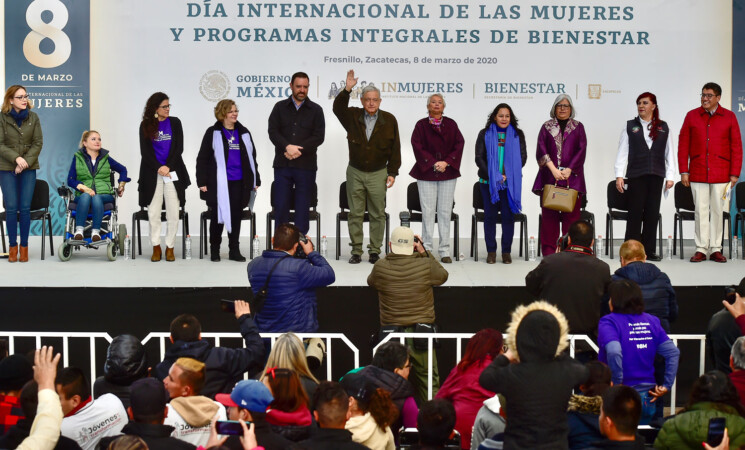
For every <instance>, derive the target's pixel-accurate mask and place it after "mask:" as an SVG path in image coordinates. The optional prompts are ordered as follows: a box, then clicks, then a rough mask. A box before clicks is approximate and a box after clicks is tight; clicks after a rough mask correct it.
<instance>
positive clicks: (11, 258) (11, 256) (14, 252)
mask: <svg viewBox="0 0 745 450" xmlns="http://www.w3.org/2000/svg"><path fill="white" fill-rule="evenodd" d="M9 250H10V251H9V252H8V262H18V246H17V245H14V246H13V247H10V249H9Z"/></svg>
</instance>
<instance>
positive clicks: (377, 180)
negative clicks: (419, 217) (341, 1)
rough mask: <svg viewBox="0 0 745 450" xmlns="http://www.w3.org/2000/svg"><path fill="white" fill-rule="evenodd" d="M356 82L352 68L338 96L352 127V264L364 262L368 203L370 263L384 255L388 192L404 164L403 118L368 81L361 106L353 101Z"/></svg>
mask: <svg viewBox="0 0 745 450" xmlns="http://www.w3.org/2000/svg"><path fill="white" fill-rule="evenodd" d="M355 85H357V78H355V77H354V70H350V71H349V72H347V80H346V86H345V88H344V89H342V90H341V91H340V92H339V94H338V95H337V96H336V99H335V100H334V114H335V115H336V117H337V118H338V119H339V122H341V124H342V126H343V127H344V129H345V130H347V144H348V145H349V165H348V166H347V201H348V202H349V221H348V222H347V224H348V225H349V238H350V240H351V241H352V242H351V244H350V245H351V246H352V257H351V258H350V259H349V263H350V264H359V263H360V261H361V255H362V237H363V236H362V220H363V218H364V215H365V206H366V205H367V211H368V212H369V214H370V244H369V245H368V246H367V248H368V253H369V254H370V263H372V264H375V262H376V261H377V260H378V259H380V251H381V247H382V245H383V231H384V229H385V194H386V190H387V189H390V188H391V187H393V183H394V182H395V180H396V175H398V169H399V167H401V142H400V140H399V133H398V122H397V121H396V118H395V117H394V116H393V114H391V113H388V112H385V111H381V110H380V90H378V88H376V87H375V86H373V85H372V84H368V85H367V86H365V87H364V88H362V90H361V91H360V100H361V101H362V106H363V107H362V108H355V107H350V106H349V96H350V95H349V94H350V92H351V91H352V88H354V86H355Z"/></svg>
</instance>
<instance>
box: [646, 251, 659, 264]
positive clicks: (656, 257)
mask: <svg viewBox="0 0 745 450" xmlns="http://www.w3.org/2000/svg"><path fill="white" fill-rule="evenodd" d="M647 261H654V262H658V261H662V256H660V255H658V254H656V253H652V254H651V255H647Z"/></svg>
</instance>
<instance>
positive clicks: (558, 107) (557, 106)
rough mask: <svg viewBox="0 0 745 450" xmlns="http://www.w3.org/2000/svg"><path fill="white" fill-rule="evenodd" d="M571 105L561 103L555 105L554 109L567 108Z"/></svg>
mask: <svg viewBox="0 0 745 450" xmlns="http://www.w3.org/2000/svg"><path fill="white" fill-rule="evenodd" d="M571 107H572V105H562V104H558V105H556V109H569V108H571Z"/></svg>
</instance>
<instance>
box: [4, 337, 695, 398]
mask: <svg viewBox="0 0 745 450" xmlns="http://www.w3.org/2000/svg"><path fill="white" fill-rule="evenodd" d="M282 334H283V333H262V334H261V337H262V338H265V339H270V340H271V343H272V345H274V341H275V340H276V339H277V338H278V337H279V336H280V335H282ZM296 334H297V336H298V337H299V338H300V339H307V338H320V339H323V340H324V341H325V344H326V377H327V379H329V380H331V379H332V374H331V368H332V364H333V361H332V354H333V352H332V339H339V340H341V341H342V342H343V343H344V344H345V345H346V346H347V347H348V348H349V349H350V350H351V351H352V354H353V358H354V367H355V368H357V367H359V365H360V352H359V349H358V348H357V347H356V346H355V345H354V344H353V343H352V341H350V340H349V338H347V337H346V336H345V335H344V334H342V333H296ZM473 335H474V333H390V334H388V335H386V336H385V338H384V339H383V340H382V341H380V343H378V345H376V346H375V348H373V354H374V353H375V352H376V351H377V350H378V347H380V346H381V345H383V344H384V343H386V342H388V341H390V340H391V339H394V338H397V339H399V342H401V343H404V341H405V339H406V338H415V337H416V338H421V339H427V355H428V357H427V369H428V374H427V396H428V397H429V398H432V358H431V356H430V355H432V351H433V340H434V339H454V340H455V341H456V351H455V362H454V365H455V364H458V362H459V361H460V360H461V357H462V356H461V353H462V352H461V348H462V346H463V345H462V340H463V339H470V338H471V337H472V336H473ZM6 336H7V337H8V351H9V353H10V354H13V353H15V346H16V342H15V339H16V338H34V339H35V345H36V348H40V347H41V346H42V338H56V339H62V351H61V353H62V364H63V366H64V367H67V366H69V365H70V361H69V353H70V352H69V340H70V339H71V338H72V339H88V340H89V350H90V352H89V356H90V382H91V388H92V387H93V382H94V381H95V380H96V369H97V364H96V339H105V340H106V341H107V343H111V341H112V340H113V338H112V337H111V336H110V335H109V334H108V333H97V332H91V333H87V332H61V331H60V332H57V331H50V332H46V331H42V332H33V331H0V337H6ZM170 336H171V334H170V333H169V332H152V333H149V334H148V335H147V336H146V337H145V339H143V340H142V344H143V345H145V344H147V343H148V342H149V341H150V340H151V339H153V338H157V339H158V340H159V343H160V358H161V360H162V359H163V356H164V355H165V352H166V340H167V339H168V338H170ZM202 337H203V338H210V339H214V340H215V346H216V347H219V346H220V340H221V339H240V340H241V342H242V343H243V345H244V346H245V342H244V341H243V337H242V336H241V335H240V333H202ZM669 337H670V339H672V341H673V343H675V345H676V346H677V345H678V342H679V341H699V370H698V372H699V375H701V374H703V373H704V370H705V368H704V366H705V362H706V360H705V355H706V336H705V335H703V334H671V335H669ZM577 341H583V342H585V343H586V344H587V345H588V346H589V347H590V348H592V350H593V351H594V352H596V353H597V351H598V347H597V345H596V344H595V343H594V342H593V341H592V339H590V338H589V337H587V336H585V335H569V342H570V345H569V355H570V356H572V357H574V355H575V346H576V343H577ZM676 401H677V377H676V380H675V382H674V383H673V386H672V389H671V390H670V405H671V409H672V411H675V408H676Z"/></svg>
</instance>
